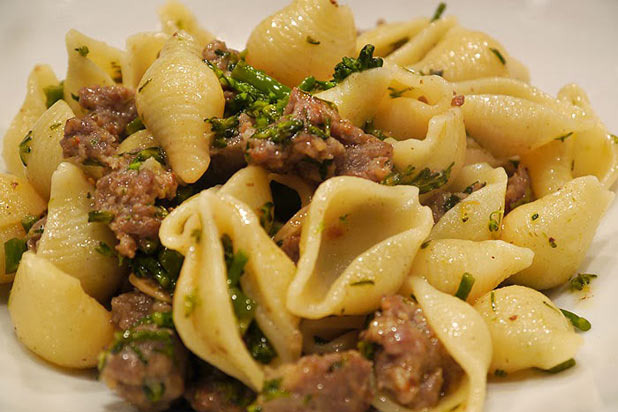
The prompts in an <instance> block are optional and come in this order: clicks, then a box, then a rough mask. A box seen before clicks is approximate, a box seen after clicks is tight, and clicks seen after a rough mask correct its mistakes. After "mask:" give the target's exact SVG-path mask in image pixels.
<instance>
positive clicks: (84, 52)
mask: <svg viewBox="0 0 618 412" xmlns="http://www.w3.org/2000/svg"><path fill="white" fill-rule="evenodd" d="M75 51H76V52H77V53H79V55H80V56H82V57H86V56H88V53H90V50H88V46H81V47H78V48H76V49H75Z"/></svg>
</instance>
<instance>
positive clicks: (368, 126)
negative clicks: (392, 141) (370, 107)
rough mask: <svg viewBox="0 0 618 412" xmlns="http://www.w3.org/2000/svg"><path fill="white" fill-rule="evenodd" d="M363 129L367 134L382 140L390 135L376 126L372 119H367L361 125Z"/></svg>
mask: <svg viewBox="0 0 618 412" xmlns="http://www.w3.org/2000/svg"><path fill="white" fill-rule="evenodd" d="M363 131H364V132H365V133H367V134H370V135H372V136H375V137H377V138H378V139H380V140H384V139H386V138H387V137H390V136H389V135H388V134H387V133H386V132H384V131H383V130H381V129H378V128H376V127H375V126H374V125H373V119H370V120H367V121H366V122H365V125H364V126H363Z"/></svg>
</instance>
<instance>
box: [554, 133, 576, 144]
mask: <svg viewBox="0 0 618 412" xmlns="http://www.w3.org/2000/svg"><path fill="white" fill-rule="evenodd" d="M572 134H573V132H569V133H567V134H565V135H563V136H560V137H556V138H555V139H554V140H560V141H561V142H564V141H565V140H566V139H568V138H569V137H571V135H572Z"/></svg>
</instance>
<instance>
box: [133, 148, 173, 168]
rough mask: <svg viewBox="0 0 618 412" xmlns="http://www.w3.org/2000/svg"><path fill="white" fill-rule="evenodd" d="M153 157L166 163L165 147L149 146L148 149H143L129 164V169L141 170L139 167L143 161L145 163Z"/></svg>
mask: <svg viewBox="0 0 618 412" xmlns="http://www.w3.org/2000/svg"><path fill="white" fill-rule="evenodd" d="M151 157H152V158H154V159H155V160H156V161H157V162H159V163H161V164H162V165H163V164H165V152H164V151H163V149H162V148H160V147H149V148H148V149H144V150H141V151H139V152H138V153H137V155H136V156H135V157H134V158H133V160H132V161H131V163H130V164H129V169H130V170H139V168H140V167H141V166H142V163H144V162H145V161H146V160H148V159H150V158H151Z"/></svg>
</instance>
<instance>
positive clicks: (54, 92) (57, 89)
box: [43, 82, 64, 109]
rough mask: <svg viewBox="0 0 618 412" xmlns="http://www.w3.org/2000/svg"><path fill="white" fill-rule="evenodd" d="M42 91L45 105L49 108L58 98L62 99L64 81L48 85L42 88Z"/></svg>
mask: <svg viewBox="0 0 618 412" xmlns="http://www.w3.org/2000/svg"><path fill="white" fill-rule="evenodd" d="M43 92H44V93H45V99H46V102H45V105H46V106H47V108H48V109H49V108H50V107H52V106H53V105H54V103H56V102H57V101H58V100H62V98H63V97H64V82H60V84H59V85H58V86H48V87H44V88H43Z"/></svg>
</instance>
